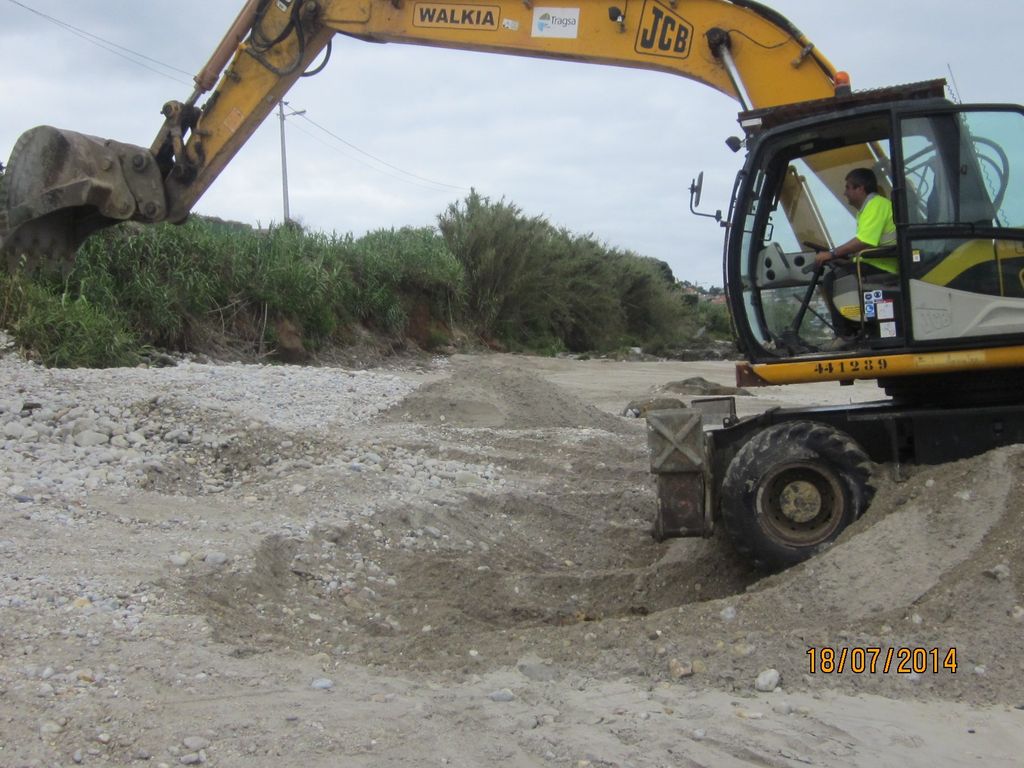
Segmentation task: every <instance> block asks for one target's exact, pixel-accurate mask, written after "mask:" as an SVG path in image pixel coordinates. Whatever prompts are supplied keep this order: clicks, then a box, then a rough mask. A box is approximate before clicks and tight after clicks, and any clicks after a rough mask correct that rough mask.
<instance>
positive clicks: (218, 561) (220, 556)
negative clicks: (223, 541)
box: [203, 551, 228, 568]
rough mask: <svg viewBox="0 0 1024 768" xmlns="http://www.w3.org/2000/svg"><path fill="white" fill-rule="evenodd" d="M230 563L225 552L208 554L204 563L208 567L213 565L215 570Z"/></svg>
mask: <svg viewBox="0 0 1024 768" xmlns="http://www.w3.org/2000/svg"><path fill="white" fill-rule="evenodd" d="M227 561H228V556H227V555H226V554H224V553H223V552H216V551H214V552H207V553H206V557H204V558H203V562H204V563H206V564H207V565H211V566H213V567H214V568H219V567H220V566H222V565H224V564H225V563H226V562H227Z"/></svg>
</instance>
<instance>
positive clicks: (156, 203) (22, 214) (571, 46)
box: [0, 0, 835, 260]
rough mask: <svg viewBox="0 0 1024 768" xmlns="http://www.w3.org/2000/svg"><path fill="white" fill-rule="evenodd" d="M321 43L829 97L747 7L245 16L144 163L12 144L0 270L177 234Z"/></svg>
mask: <svg viewBox="0 0 1024 768" xmlns="http://www.w3.org/2000/svg"><path fill="white" fill-rule="evenodd" d="M336 34H344V35H347V36H350V37H353V38H358V39H363V40H368V41H374V42H384V43H389V42H395V43H409V44H419V45H430V46H437V47H447V48H458V49H465V50H476V51H483V52H491V53H502V54H511V55H521V56H532V57H540V58H551V59H560V60H566V61H580V62H587V63H594V64H606V65H613V66H623V67H634V68H641V69H650V70H657V71H662V72H667V73H670V74H676V75H680V76H682V77H686V78H690V79H692V80H696V81H698V82H700V83H703V84H705V85H707V86H709V87H711V88H714V89H716V90H718V91H721V92H722V93H725V94H727V95H730V96H732V97H734V98H736V99H737V100H738V101H739V102H740V103H741V105H742V106H743V107H745V108H747V109H751V108H762V107H771V106H776V105H779V104H786V103H792V102H797V101H805V100H810V99H817V98H824V97H827V96H830V95H832V94H833V92H834V87H835V71H834V69H833V67H832V65H831V64H830V63H829V62H828V61H827V60H826V59H825V58H824V57H823V56H822V55H821V54H820V53H818V51H817V50H816V49H815V48H814V46H813V45H812V44H811V43H810V42H809V41H808V40H807V39H806V38H805V37H804V36H803V34H801V33H800V31H799V30H798V29H796V27H795V26H793V25H792V24H791V23H790V22H789V21H787V20H786V19H785V18H784V17H782V16H781V15H780V14H778V13H777V12H775V11H773V10H771V9H770V8H767V7H766V6H764V5H762V4H760V3H757V2H753V1H752V0H612V2H597V1H596V0H575V2H573V3H571V4H566V3H560V4H559V5H558V6H557V7H555V6H551V7H548V6H540V5H535V4H534V3H533V2H531V0H482V1H481V2H454V3H452V2H427V1H426V0H424V1H420V0H273V1H271V0H247V2H246V3H245V4H244V6H243V8H242V10H241V12H240V13H239V16H238V18H237V19H236V21H235V22H234V23H233V24H232V26H231V28H230V29H229V30H228V32H227V34H226V35H225V37H224V40H223V41H222V42H221V44H220V45H219V46H218V48H217V49H216V51H215V53H214V55H213V56H212V57H211V59H210V62H209V63H208V64H207V66H206V67H204V69H203V71H202V72H200V73H199V75H197V76H196V89H195V91H194V92H193V94H192V95H191V96H190V97H189V98H188V99H187V100H186V101H184V102H178V101H171V102H168V103H167V104H165V106H164V109H163V112H164V116H165V121H164V125H163V126H162V127H161V129H160V131H159V132H158V134H157V137H156V139H155V140H154V142H153V145H152V146H151V147H150V148H149V150H148V151H147V150H144V149H142V148H139V147H132V146H130V145H124V144H118V143H116V142H111V141H106V140H103V139H98V138H95V137H90V136H83V135H81V134H76V133H73V132H71V131H64V130H59V129H56V128H49V127H40V128H35V129H32V130H31V131H29V132H27V133H26V134H24V135H23V136H22V138H21V139H19V141H18V143H17V144H16V146H15V150H14V152H13V153H12V156H11V161H10V163H9V164H8V171H7V173H6V175H5V177H4V179H3V188H2V190H0V238H2V242H0V247H2V248H3V250H5V251H6V252H7V254H8V259H9V260H17V259H18V258H19V257H28V258H29V259H30V260H31V259H33V258H38V257H39V256H41V255H45V256H48V257H50V258H53V257H54V256H56V257H57V258H58V259H67V258H70V257H71V256H72V254H73V253H74V251H75V250H76V249H77V247H78V245H79V244H80V243H81V241H82V240H83V239H84V238H85V237H87V236H88V235H89V234H90V233H91V232H94V231H96V230H97V229H100V228H102V227H104V226H108V225H110V224H113V223H117V222H118V221H123V220H128V219H133V220H136V221H142V222H156V221H163V220H168V221H172V222H180V221H183V220H184V219H185V218H186V217H187V216H188V214H189V212H190V211H191V210H192V208H193V206H194V205H195V204H196V202H197V201H198V200H199V198H200V197H201V196H202V194H203V193H204V192H205V190H206V189H207V188H208V187H209V186H210V184H212V183H213V181H214V180H215V179H216V178H217V176H218V175H219V174H220V172H221V171H222V170H223V169H224V168H225V166H226V165H227V164H228V163H229V162H230V161H231V159H232V158H233V157H234V156H235V154H236V153H237V152H238V150H239V149H240V148H241V147H242V146H243V145H244V144H245V142H246V141H247V140H248V139H249V137H250V136H251V135H252V134H253V132H254V131H255V130H256V129H257V128H258V127H259V125H260V124H261V123H262V122H263V120H264V119H265V118H266V117H267V115H268V114H269V113H270V112H271V111H272V110H273V109H274V108H275V106H276V105H277V104H278V102H279V101H280V100H281V99H282V98H283V97H284V95H285V94H286V93H287V91H288V89H289V88H290V87H291V86H292V85H293V84H294V83H295V81H296V80H297V79H298V78H299V77H301V76H302V75H303V74H304V73H306V72H307V69H308V68H309V67H310V66H311V64H312V63H313V62H314V61H315V60H317V59H318V57H320V56H321V55H325V56H327V57H329V54H330V45H331V40H332V38H333V37H334V36H335V35H336ZM325 51H326V54H325ZM211 89H212V93H210V95H209V97H208V98H207V100H206V102H205V104H203V105H202V107H201V108H200V107H199V106H197V103H198V100H199V98H200V97H201V96H202V95H203V94H205V93H206V92H207V91H210V90H211ZM609 98H610V99H611V98H614V94H610V95H609Z"/></svg>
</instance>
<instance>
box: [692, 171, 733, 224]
mask: <svg viewBox="0 0 1024 768" xmlns="http://www.w3.org/2000/svg"><path fill="white" fill-rule="evenodd" d="M703 191H704V171H701V172H700V173H699V174H697V178H696V179H694V180H693V181H691V182H690V213H692V214H693V215H694V216H707V217H708V218H709V219H714V220H715V221H717V222H718V223H719V224H721V225H722V226H723V227H724V226H726V224H725V222H723V221H722V212H721V211H715V212H714V213H701V212H700V211H698V210H697V206H698V205H700V194H701V192H703Z"/></svg>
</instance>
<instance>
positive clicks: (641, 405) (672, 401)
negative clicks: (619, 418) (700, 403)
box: [622, 397, 686, 419]
mask: <svg viewBox="0 0 1024 768" xmlns="http://www.w3.org/2000/svg"><path fill="white" fill-rule="evenodd" d="M685 407H686V405H685V404H684V403H683V401H682V400H679V399H678V398H675V397H644V398H641V399H639V400H631V401H630V402H629V404H628V405H627V406H626V407H625V408H624V409H623V411H622V415H623V416H627V417H633V418H637V419H642V418H644V417H645V416H647V414H648V413H650V412H651V411H671V410H674V409H676V408H685Z"/></svg>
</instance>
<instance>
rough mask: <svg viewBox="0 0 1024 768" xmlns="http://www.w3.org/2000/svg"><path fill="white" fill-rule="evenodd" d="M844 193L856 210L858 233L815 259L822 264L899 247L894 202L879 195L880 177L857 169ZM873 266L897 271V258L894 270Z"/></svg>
mask: <svg viewBox="0 0 1024 768" xmlns="http://www.w3.org/2000/svg"><path fill="white" fill-rule="evenodd" d="M843 194H844V195H845V196H846V200H847V202H849V203H850V205H851V206H852V207H853V208H854V209H856V211H857V234H856V235H854V236H853V237H852V238H851V239H850V240H847V241H846V242H845V243H843V244H842V245H838V246H836V247H835V248H833V249H832V250H830V251H818V252H817V254H815V257H814V260H815V262H816V263H817V264H819V265H820V264H824V263H825V262H827V261H831V260H832V259H836V258H846V257H851V256H856V255H857V254H858V253H860V252H861V251H863V250H865V249H867V248H878V247H880V246H885V245H895V244H896V223H895V222H894V221H893V218H892V203H891V202H890V201H889V200H888V199H886V198H884V197H882V196H881V195H880V194H878V178H877V177H876V176H875V172H874V171H872V170H871V169H870V168H854V169H853V170H852V171H850V172H849V173H848V174H846V188H845V189H844V191H843ZM879 261H881V260H879ZM874 266H877V267H879V268H880V269H882V270H884V271H886V272H895V271H896V262H895V259H893V260H892V264H891V268H888V267H889V266H890V265H886V266H882V265H881V264H875V265H874Z"/></svg>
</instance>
